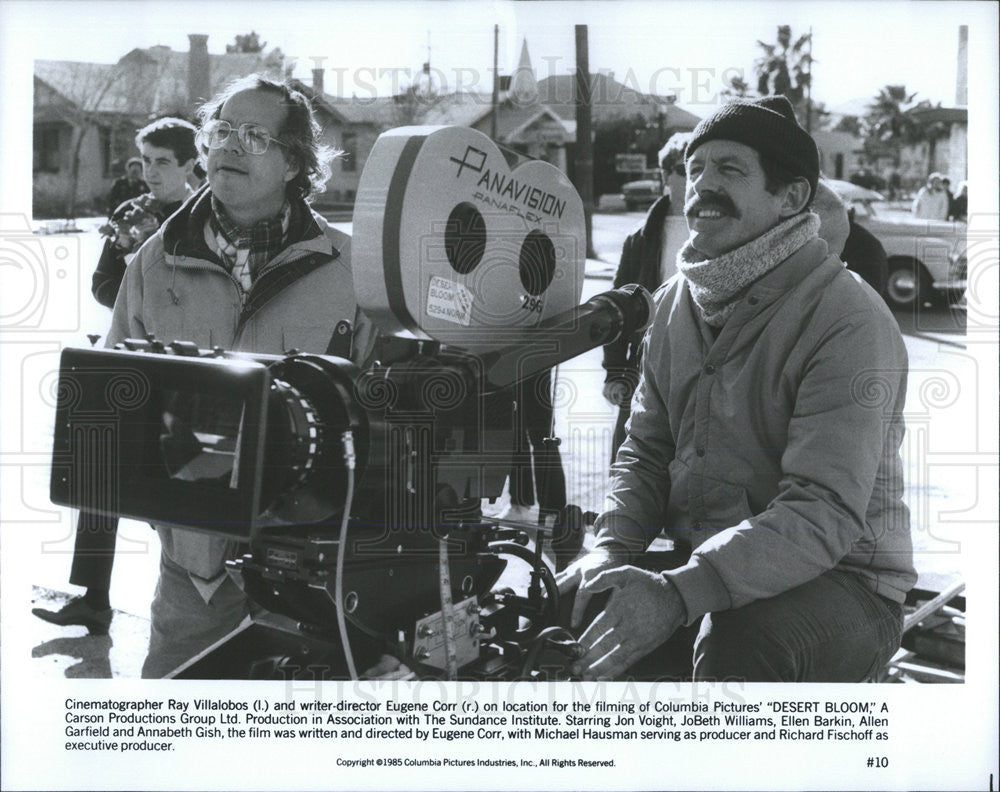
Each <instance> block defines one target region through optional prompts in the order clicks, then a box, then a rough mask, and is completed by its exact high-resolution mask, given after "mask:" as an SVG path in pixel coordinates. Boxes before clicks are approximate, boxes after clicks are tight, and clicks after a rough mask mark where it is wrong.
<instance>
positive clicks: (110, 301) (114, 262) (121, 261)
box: [90, 198, 181, 308]
mask: <svg viewBox="0 0 1000 792" xmlns="http://www.w3.org/2000/svg"><path fill="white" fill-rule="evenodd" d="M180 205H181V201H172V202H171V203H168V204H163V205H161V206H160V207H159V209H158V211H157V213H156V215H157V217H158V218H159V221H160V224H161V225H162V224H163V221H164V220H166V219H167V218H168V217H170V215H172V214H173V213H174V212H176V211H177V210H178V209H179V208H180ZM134 206H135V198H129V199H128V200H127V201H125V202H124V203H123V204H122V205H121V206H119V207H118V208H117V209H115V211H114V212H112V213H111V219H112V220H118V219H120V218H122V217H124V216H125V215H126V214H128V213H129V212H130V211H131V210H132V209H133V208H134ZM125 256H126V253H125V251H123V250H122V249H121V248H120V247H118V246H117V245H116V244H115V243H114V240H112V239H107V240H105V242H104V248H103V249H102V250H101V257H100V259H98V261H97V269H95V270H94V275H93V277H92V278H91V281H90V291H91V293H92V294H93V295H94V299H95V300H97V302H99V303H100V304H101V305H105V306H107V307H108V308H114V307H115V298H117V297H118V289H120V288H121V285H122V278H124V277H125V265H126V259H125Z"/></svg>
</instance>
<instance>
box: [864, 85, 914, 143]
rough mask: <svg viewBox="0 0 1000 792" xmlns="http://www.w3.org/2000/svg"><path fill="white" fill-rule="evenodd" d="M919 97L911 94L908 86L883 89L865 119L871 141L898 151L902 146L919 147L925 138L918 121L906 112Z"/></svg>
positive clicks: (872, 103)
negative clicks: (918, 143)
mask: <svg viewBox="0 0 1000 792" xmlns="http://www.w3.org/2000/svg"><path fill="white" fill-rule="evenodd" d="M915 96H916V93H912V94H910V93H907V92H906V86H905V85H887V86H885V87H884V88H882V89H880V90H879V92H878V95H877V96H875V98H874V99H873V101H872V102H871V104H869V105H868V113H867V114H866V115H865V124H866V126H867V128H868V139H869V141H870V142H871V143H872V144H875V145H876V146H877V145H878V144H882V145H883V146H889V147H892V148H895V149H897V150H898V148H899V146H902V145H906V144H908V143H916V142H917V141H919V140H921V139H922V137H923V134H922V129H921V127H920V124H919V123H918V122H917V120H916V119H915V118H914V116H912V115H911V114H909V113H908V112H906V111H907V110H908V109H909V108H908V107H907V106H908V105H910V104H912V102H913V99H914V97H915Z"/></svg>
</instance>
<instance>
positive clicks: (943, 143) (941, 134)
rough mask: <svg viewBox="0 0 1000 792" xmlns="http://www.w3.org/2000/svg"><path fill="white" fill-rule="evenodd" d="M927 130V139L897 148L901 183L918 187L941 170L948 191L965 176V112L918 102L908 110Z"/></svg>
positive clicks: (966, 113) (963, 109) (967, 152)
mask: <svg viewBox="0 0 1000 792" xmlns="http://www.w3.org/2000/svg"><path fill="white" fill-rule="evenodd" d="M908 112H909V113H910V114H911V115H912V116H913V117H914V118H915V119H917V121H918V123H919V124H920V126H921V128H923V129H924V130H926V131H927V133H928V134H927V139H926V140H922V141H920V142H918V143H913V144H910V145H906V146H903V147H902V148H901V149H900V153H899V158H900V174H901V176H902V177H903V182H904V184H906V183H909V184H910V185H911V186H913V187H914V188H919V187H920V186H922V185H923V184H924V183H925V182H926V181H927V177H928V175H930V174H931V173H934V172H935V171H936V172H938V173H943V174H944V175H945V176H947V177H948V179H949V180H950V181H951V187H952V190H954V189H955V187H956V186H957V185H958V183H959V182H961V181H965V180H967V179H968V178H969V111H968V108H966V107H942V106H941V105H931V104H930V103H929V102H922V103H921V104H919V105H917V106H916V107H913V108H911V109H910V110H909V111H908Z"/></svg>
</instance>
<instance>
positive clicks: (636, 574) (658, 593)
mask: <svg viewBox="0 0 1000 792" xmlns="http://www.w3.org/2000/svg"><path fill="white" fill-rule="evenodd" d="M587 588H588V589H589V590H590V592H591V593H594V592H598V591H605V590H607V589H612V592H611V598H610V599H609V600H608V603H607V605H605V607H604V610H603V611H601V612H600V613H599V614H598V615H597V617H596V618H595V619H594V620H593V621H592V622H591V623H590V626H589V627H587V629H586V631H585V632H584V633H583V635H581V636H580V641H579V643H580V645H581V646H583V647H584V649H585V650H586V653H585V654H584V655H583V657H581V658H580V659H579V660H577V661H576V662H575V663H574V664H573V667H572V673H573V675H574V676H576V677H580V678H581V679H615V678H617V677H619V676H621V675H622V674H623V673H624V672H625V671H626V670H627V669H628V668H629V667H630V666H631V665H633V664H634V663H635V662H636V661H638V660H640V659H642V658H643V657H645V656H646V655H648V654H649V653H650V652H652V651H653V650H654V649H655V648H656V647H657V646H659V645H660V644H662V643H663V642H664V641H666V640H667V639H668V638H669V637H670V636H671V635H673V634H674V631H675V630H676V629H677V628H678V627H680V626H681V625H682V624H683V623H684V618H685V616H686V611H685V608H684V601H683V600H682V599H681V596H680V594H679V593H678V592H677V589H676V588H675V587H674V584H673V583H671V582H670V581H669V580H667V579H666V578H665V577H663V575H659V574H656V573H655V572H647V571H645V570H643V569H638V568H637V567H631V566H624V567H618V568H617V569H608V570H605V571H603V572H601V573H600V574H598V575H597V576H596V577H594V578H593V579H591V580H590V581H589V582H588V583H587Z"/></svg>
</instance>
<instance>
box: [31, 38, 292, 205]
mask: <svg viewBox="0 0 1000 792" xmlns="http://www.w3.org/2000/svg"><path fill="white" fill-rule="evenodd" d="M188 39H189V42H190V46H189V50H188V52H174V51H173V50H172V49H171V48H170V47H164V46H155V47H149V48H147V49H134V50H132V51H131V52H129V53H127V54H126V55H124V56H123V57H122V58H120V59H119V60H118V62H117V63H114V64H103V63H80V62H72V61H49V60H38V61H35V74H34V84H35V97H34V118H33V123H34V127H33V138H34V152H33V161H32V170H33V174H34V184H33V193H34V195H33V198H34V213H35V215H36V216H53V215H59V214H67V213H75V212H77V211H79V210H82V209H85V208H87V209H91V210H93V211H97V212H98V213H101V212H104V211H106V207H105V206H104V200H105V197H106V195H107V193H108V190H109V189H110V187H111V183H112V181H113V180H114V179H115V178H116V177H118V176H121V175H122V173H123V172H124V166H125V162H126V161H127V160H128V158H129V157H132V156H135V155H136V154H137V153H138V151H137V150H136V148H135V143H134V137H135V133H136V130H137V129H139V128H141V127H142V126H144V125H145V124H147V123H148V122H149V121H152V120H154V119H156V118H160V117H162V116H167V115H171V116H177V117H180V118H186V119H188V120H194V114H195V110H196V108H197V107H198V105H199V104H201V103H202V102H204V101H205V100H206V99H209V98H211V97H212V96H213V95H214V94H215V93H217V92H218V91H220V90H221V89H222V88H223V87H225V86H226V85H227V84H228V83H230V82H231V81H232V80H234V79H237V78H239V77H243V76H246V75H247V74H252V73H254V72H258V71H260V72H265V73H269V74H273V75H275V76H281V75H282V73H283V66H284V64H283V60H282V58H283V56H281V53H280V51H277V50H275V51H273V52H272V53H271V54H269V55H265V54H262V53H226V54H224V55H217V54H211V53H209V52H208V36H205V35H202V34H191V35H189V36H188Z"/></svg>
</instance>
